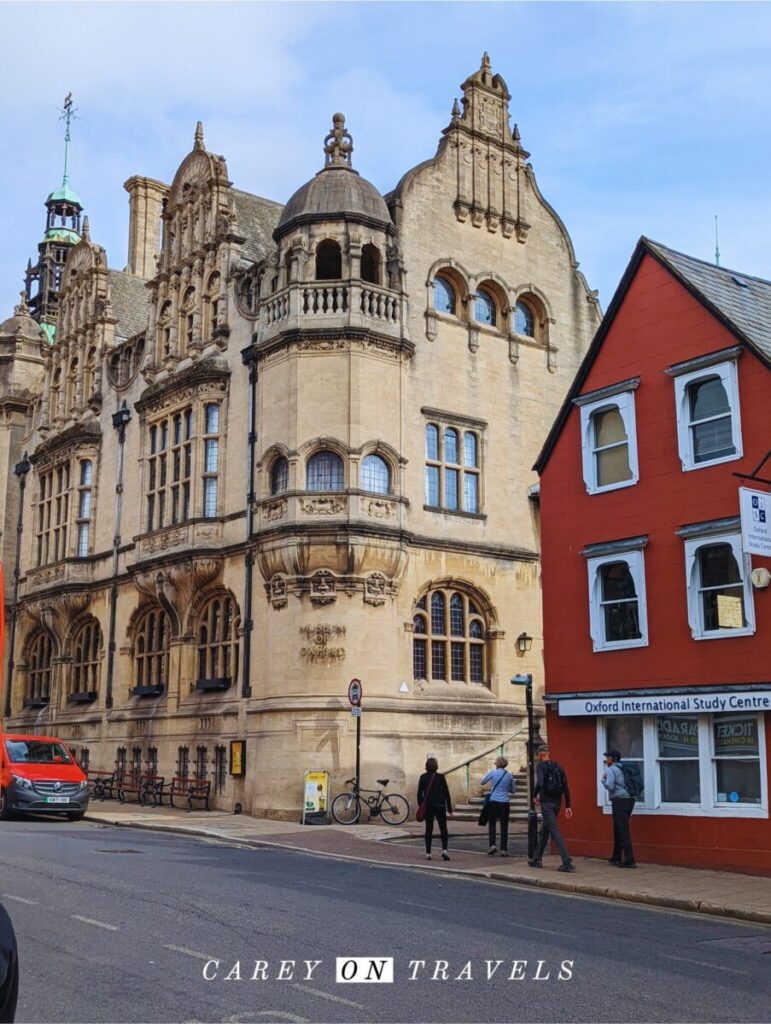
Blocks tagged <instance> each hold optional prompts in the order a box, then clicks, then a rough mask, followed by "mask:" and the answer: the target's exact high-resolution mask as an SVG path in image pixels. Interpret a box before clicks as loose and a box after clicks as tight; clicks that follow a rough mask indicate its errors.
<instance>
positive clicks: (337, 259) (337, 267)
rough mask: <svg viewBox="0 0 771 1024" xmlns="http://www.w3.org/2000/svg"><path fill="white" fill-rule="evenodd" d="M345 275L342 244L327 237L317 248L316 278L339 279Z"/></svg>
mask: <svg viewBox="0 0 771 1024" xmlns="http://www.w3.org/2000/svg"><path fill="white" fill-rule="evenodd" d="M342 276H343V256H342V253H341V252H340V246H339V245H338V244H337V242H333V241H332V240H331V239H330V238H325V239H324V241H323V242H320V243H319V245H318V248H317V249H316V280H317V281H339V280H340V278H341V277H342Z"/></svg>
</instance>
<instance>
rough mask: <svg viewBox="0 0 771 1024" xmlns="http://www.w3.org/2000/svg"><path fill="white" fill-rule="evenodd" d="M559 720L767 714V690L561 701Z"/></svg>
mask: <svg viewBox="0 0 771 1024" xmlns="http://www.w3.org/2000/svg"><path fill="white" fill-rule="evenodd" d="M558 704H559V713H560V718H564V717H565V716H571V715H573V716H575V715H695V714H704V713H707V712H709V713H712V714H721V713H725V712H730V711H771V689H768V690H753V691H751V692H744V693H741V692H738V691H736V690H725V691H722V692H719V693H687V694H666V693H663V694H661V696H660V697H650V696H648V697H636V696H635V695H634V694H631V693H630V694H628V695H626V696H624V697H585V698H581V699H579V700H573V699H571V700H561V701H559V702H558Z"/></svg>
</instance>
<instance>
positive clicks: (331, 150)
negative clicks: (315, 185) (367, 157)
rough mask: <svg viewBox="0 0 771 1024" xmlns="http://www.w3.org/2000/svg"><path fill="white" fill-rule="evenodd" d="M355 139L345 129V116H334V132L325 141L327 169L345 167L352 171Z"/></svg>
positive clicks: (325, 163)
mask: <svg viewBox="0 0 771 1024" xmlns="http://www.w3.org/2000/svg"><path fill="white" fill-rule="evenodd" d="M351 153H353V138H352V136H351V133H350V132H348V131H346V128H345V114H333V115H332V131H331V132H330V133H329V135H327V137H326V138H325V139H324V154H325V161H324V165H325V168H327V167H345V168H346V169H347V170H349V171H350V170H352V166H351Z"/></svg>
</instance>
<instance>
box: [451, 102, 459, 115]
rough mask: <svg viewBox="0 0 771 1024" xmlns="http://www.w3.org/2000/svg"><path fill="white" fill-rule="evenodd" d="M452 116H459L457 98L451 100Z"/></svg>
mask: <svg viewBox="0 0 771 1024" xmlns="http://www.w3.org/2000/svg"><path fill="white" fill-rule="evenodd" d="M451 116H452V117H460V104H459V103H458V101H457V99H455V100H453V101H452V115H451Z"/></svg>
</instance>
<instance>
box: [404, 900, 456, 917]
mask: <svg viewBox="0 0 771 1024" xmlns="http://www.w3.org/2000/svg"><path fill="white" fill-rule="evenodd" d="M391 902H392V903H398V904H399V905H400V906H402V907H421V908H422V909H423V910H431V911H433V912H434V913H435V914H447V913H449V911H448V909H447V907H437V906H434V905H433V904H431V903H415V902H414V901H407V900H391Z"/></svg>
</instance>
